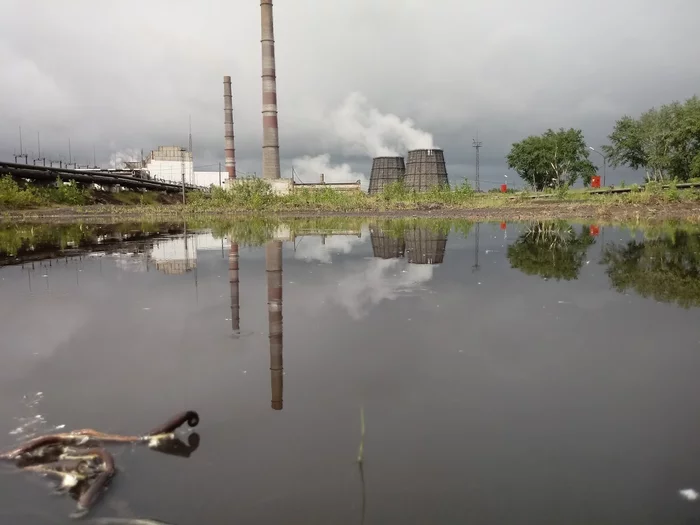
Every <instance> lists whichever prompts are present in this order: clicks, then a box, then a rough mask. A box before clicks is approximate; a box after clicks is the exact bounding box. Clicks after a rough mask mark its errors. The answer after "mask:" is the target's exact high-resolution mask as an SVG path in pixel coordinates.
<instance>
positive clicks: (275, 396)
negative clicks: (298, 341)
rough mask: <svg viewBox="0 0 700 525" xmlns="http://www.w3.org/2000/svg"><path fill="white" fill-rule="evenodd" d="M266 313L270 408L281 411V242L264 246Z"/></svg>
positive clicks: (282, 372) (282, 368) (272, 242)
mask: <svg viewBox="0 0 700 525" xmlns="http://www.w3.org/2000/svg"><path fill="white" fill-rule="evenodd" d="M265 269H266V270H267V272H266V273H267V313H268V323H269V324H268V330H269V336H270V383H271V387H272V403H271V405H272V408H273V409H274V410H282V389H283V381H284V380H283V374H284V367H283V363H282V241H270V242H268V243H267V244H266V245H265Z"/></svg>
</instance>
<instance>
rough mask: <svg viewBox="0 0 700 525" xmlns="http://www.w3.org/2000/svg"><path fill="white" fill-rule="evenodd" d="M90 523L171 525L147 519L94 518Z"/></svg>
mask: <svg viewBox="0 0 700 525" xmlns="http://www.w3.org/2000/svg"><path fill="white" fill-rule="evenodd" d="M90 523H94V524H95V525H172V524H170V523H166V522H164V521H160V520H151V519H148V518H95V519H93V520H92V521H91V522H90Z"/></svg>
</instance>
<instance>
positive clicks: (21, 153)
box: [15, 126, 29, 164]
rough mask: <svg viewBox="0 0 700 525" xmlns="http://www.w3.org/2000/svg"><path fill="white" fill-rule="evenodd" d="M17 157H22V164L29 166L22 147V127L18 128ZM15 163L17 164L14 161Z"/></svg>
mask: <svg viewBox="0 0 700 525" xmlns="http://www.w3.org/2000/svg"><path fill="white" fill-rule="evenodd" d="M19 156H20V157H24V163H25V164H29V158H28V156H27V154H26V153H25V152H24V148H23V147H22V126H20V127H19ZM15 162H17V161H16V160H15Z"/></svg>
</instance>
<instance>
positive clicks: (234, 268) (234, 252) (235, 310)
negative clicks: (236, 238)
mask: <svg viewBox="0 0 700 525" xmlns="http://www.w3.org/2000/svg"><path fill="white" fill-rule="evenodd" d="M228 282H229V284H230V285H231V327H232V328H233V333H234V334H235V335H238V334H239V332H240V329H241V306H240V296H239V291H238V243H237V242H233V241H231V249H230V251H229V253H228Z"/></svg>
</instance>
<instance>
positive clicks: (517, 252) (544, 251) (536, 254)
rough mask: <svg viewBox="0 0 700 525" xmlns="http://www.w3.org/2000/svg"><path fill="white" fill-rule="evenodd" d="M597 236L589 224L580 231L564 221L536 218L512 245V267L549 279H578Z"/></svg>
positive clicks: (509, 248)
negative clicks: (545, 220) (589, 228)
mask: <svg viewBox="0 0 700 525" xmlns="http://www.w3.org/2000/svg"><path fill="white" fill-rule="evenodd" d="M594 242H595V240H594V239H593V237H592V236H591V234H590V232H589V230H588V228H583V229H582V231H581V232H580V233H577V232H576V231H575V230H574V228H573V227H572V226H571V225H570V224H568V223H566V222H561V221H547V222H543V221H540V222H534V223H532V224H530V226H528V227H527V229H526V230H525V231H524V232H523V233H522V234H521V235H520V237H519V238H518V239H517V240H516V241H515V242H514V243H513V244H511V245H510V246H508V260H509V261H510V265H511V268H517V269H518V270H520V271H521V272H523V273H526V274H528V275H539V276H541V277H544V278H547V279H557V280H560V279H565V280H567V281H570V280H572V279H577V278H578V274H579V271H580V270H581V267H582V266H583V261H584V260H585V258H586V251H587V250H588V247H589V246H591V245H592V244H593V243H594Z"/></svg>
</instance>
